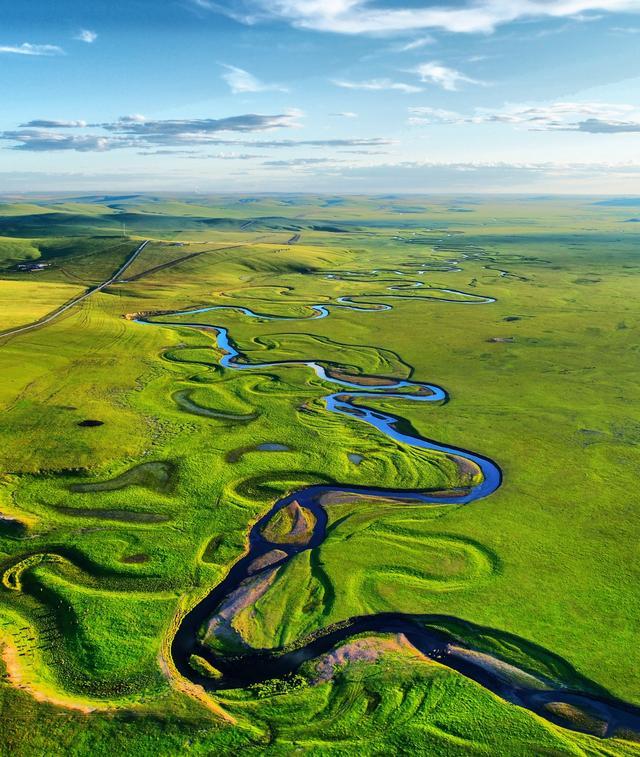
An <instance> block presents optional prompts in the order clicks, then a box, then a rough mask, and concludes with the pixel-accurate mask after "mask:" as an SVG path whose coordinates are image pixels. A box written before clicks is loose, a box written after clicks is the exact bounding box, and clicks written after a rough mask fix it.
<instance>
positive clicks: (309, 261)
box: [0, 196, 640, 755]
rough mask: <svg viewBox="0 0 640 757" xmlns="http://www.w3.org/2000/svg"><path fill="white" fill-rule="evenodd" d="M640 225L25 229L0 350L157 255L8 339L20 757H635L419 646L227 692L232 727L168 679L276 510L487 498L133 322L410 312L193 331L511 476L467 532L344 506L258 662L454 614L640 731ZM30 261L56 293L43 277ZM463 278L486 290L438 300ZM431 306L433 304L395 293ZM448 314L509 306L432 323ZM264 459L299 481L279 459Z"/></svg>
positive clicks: (580, 220)
mask: <svg viewBox="0 0 640 757" xmlns="http://www.w3.org/2000/svg"><path fill="white" fill-rule="evenodd" d="M249 200H252V201H251V202H249ZM461 209H462V210H464V211H465V212H461ZM409 210H410V211H411V212H408V211H409ZM631 215H633V213H631V212H630V210H629V208H625V207H616V206H609V205H600V204H598V200H597V199H581V200H557V199H550V198H547V199H545V198H541V199H524V198H508V199H500V200H498V199H491V198H487V199H484V200H479V199H475V198H457V199H454V198H401V197H397V198H366V197H354V198H347V199H344V200H341V199H339V198H322V197H308V196H304V197H256V198H237V197H210V198H204V197H198V198H189V197H182V198H153V197H144V196H134V197H131V198H124V199H122V198H104V197H96V198H88V197H85V198H71V197H70V198H53V199H52V198H40V199H34V198H29V200H28V201H27V202H22V201H21V202H20V203H9V202H7V203H6V204H0V234H1V235H4V236H2V237H0V261H2V262H0V266H2V268H1V270H0V298H2V310H1V315H0V318H1V322H0V331H2V330H8V329H10V328H12V327H14V326H17V325H19V324H20V321H22V322H28V321H32V320H36V319H37V318H39V317H40V316H41V315H42V314H43V312H44V310H46V308H47V307H50V309H51V310H53V309H54V308H55V307H57V305H59V304H61V303H62V302H63V301H64V300H65V299H68V298H69V296H70V295H71V294H73V293H75V292H76V291H83V288H88V287H91V286H95V285H96V284H97V283H99V282H100V281H104V280H106V279H107V278H108V277H109V276H110V275H111V274H112V273H113V272H114V271H115V270H116V269H117V268H118V267H119V265H120V264H121V263H122V262H123V261H124V259H125V258H126V257H127V255H129V254H130V253H131V252H132V250H133V249H134V248H135V247H136V246H137V244H138V243H139V241H140V240H141V239H150V240H152V243H151V244H150V245H149V246H148V247H147V249H146V250H145V252H144V253H143V254H142V255H141V256H140V257H139V258H138V260H137V261H136V262H135V263H134V265H133V266H132V268H131V269H130V270H129V271H127V272H126V274H125V275H124V276H123V279H124V281H123V282H122V283H117V284H114V285H113V286H110V287H108V288H107V289H105V290H104V291H102V292H100V293H97V294H95V295H93V296H92V297H90V298H89V299H87V300H85V301H84V302H83V303H82V304H81V305H79V306H78V307H77V308H74V309H72V310H70V311H68V312H66V313H65V314H64V315H62V316H61V317H60V318H59V319H58V320H56V321H54V322H52V323H51V324H49V325H47V326H46V327H43V328H41V329H36V330H34V331H31V332H26V333H23V334H20V335H16V336H7V337H5V338H2V337H1V336H0V370H1V371H2V376H3V381H2V382H1V383H0V407H1V409H2V417H3V423H2V424H1V426H0V513H2V515H3V516H4V518H3V519H2V520H0V570H1V571H2V575H3V587H2V589H1V590H0V636H1V637H2V640H3V642H4V643H5V644H6V646H5V648H4V657H3V659H4V664H5V666H6V670H7V673H6V676H5V679H4V682H2V683H0V697H1V698H2V701H3V707H4V713H5V719H4V720H5V723H7V727H6V729H5V730H4V732H3V735H2V737H0V739H1V745H2V749H4V750H7V751H10V752H11V753H13V754H24V755H31V754H38V753H41V752H43V751H46V752H47V753H49V754H57V753H60V754H62V753H66V754H69V753H72V754H83V753H87V752H89V751H90V752H91V753H92V754H110V753H112V752H113V751H114V749H119V750H120V751H122V752H123V753H125V754H149V753H153V754H178V753H183V752H184V751H185V750H187V749H189V750H190V751H191V752H192V753H194V754H200V753H202V754H207V753H211V752H212V751H218V752H220V753H230V752H237V751H238V750H240V749H242V750H243V751H246V752H247V753H249V754H251V753H256V754H257V753H273V754H282V753H289V752H293V751H295V750H296V749H302V750H303V751H305V750H313V751H314V752H319V753H331V754H363V753H380V752H385V751H386V752H389V751H392V752H393V751H402V750H405V751H410V752H412V753H425V754H443V755H449V754H451V755H458V754H497V753H499V754H506V755H525V754H532V753H533V754H542V753H546V754H571V755H580V754H589V755H592V754H593V755H595V754H609V755H627V754H629V755H631V754H640V748H638V747H637V746H634V745H633V744H632V743H631V742H625V741H622V740H613V741H612V740H607V741H602V740H600V739H597V738H595V737H592V736H586V735H584V736H583V735H578V734H575V733H572V732H569V731H566V730H563V729H561V728H559V727H556V726H553V725H550V724H549V723H547V722H545V721H542V720H541V719H540V718H538V717H536V716H534V715H532V714H530V713H528V712H526V711H525V710H521V709H519V708H516V707H514V706H512V705H508V704H506V703H504V702H502V701H501V700H499V699H498V698H497V697H495V696H493V695H491V694H489V693H487V692H486V691H484V690H483V689H482V688H481V687H479V686H478V685H476V684H474V683H472V682H470V681H468V680H466V679H465V678H463V677H462V676H460V675H458V674H456V673H453V672H451V671H449V670H447V669H446V668H443V667H441V666H439V665H437V664H436V663H429V662H426V661H425V660H423V659H419V658H418V657H417V656H416V655H415V654H413V653H412V652H411V651H410V650H408V649H407V648H406V647H405V646H403V645H402V643H401V642H398V643H397V644H395V645H394V644H390V645H388V646H387V647H384V646H383V648H382V651H381V652H380V654H379V656H378V657H377V661H376V662H374V663H369V662H366V661H360V662H358V661H355V662H353V663H351V664H349V665H346V666H344V667H342V668H340V669H339V670H338V672H337V673H336V675H335V676H334V677H332V678H330V679H329V680H326V681H324V682H322V683H319V684H316V685H308V684H305V685H301V686H296V687H293V686H291V687H287V686H286V685H283V686H281V687H279V688H278V687H274V689H273V690H265V689H261V690H246V691H242V690H234V691H227V692H222V693H221V694H220V696H219V697H216V699H217V700H218V702H220V703H221V704H222V705H223V707H224V708H225V710H226V711H227V712H229V713H230V714H231V715H232V716H233V717H234V718H235V720H236V724H235V725H230V724H228V723H226V722H224V721H222V720H220V719H219V718H218V717H217V715H216V714H215V713H214V712H212V711H211V710H209V709H207V707H206V706H204V705H203V702H202V700H201V699H197V698H194V697H192V696H190V694H189V692H188V691H185V690H184V689H183V688H181V687H180V685H179V684H178V683H177V682H176V680H175V678H174V677H172V676H171V675H170V674H169V673H168V667H167V661H166V659H165V657H166V655H165V656H163V654H162V650H163V649H164V648H165V647H166V640H167V638H168V637H170V634H171V629H172V628H173V627H175V623H176V617H177V616H179V614H180V613H181V612H184V611H185V610H186V609H187V608H188V607H189V606H191V605H192V604H194V603H195V602H196V601H197V600H198V599H199V598H201V597H202V596H204V595H205V594H206V593H207V591H208V590H210V589H211V588H212V587H213V586H214V585H215V584H216V583H217V582H218V581H219V580H220V579H221V578H222V577H223V576H224V575H225V573H226V571H227V570H228V568H229V566H230V565H231V564H232V563H233V561H234V560H236V559H237V558H238V556H240V555H241V554H242V553H243V551H244V548H245V539H246V534H247V531H248V529H249V527H250V525H251V524H252V523H253V522H254V521H255V520H256V519H257V518H258V517H259V516H260V515H261V514H262V513H264V512H265V511H266V510H267V509H268V508H269V507H270V505H271V504H272V503H273V501H274V500H275V499H276V498H278V497H279V496H281V495H282V494H284V493H288V492H290V491H293V490H295V489H297V488H299V487H300V486H303V485H305V484H308V483H316V482H340V483H345V484H360V485H366V484H370V485H375V486H388V487H395V488H418V487H421V488H438V487H446V486H455V485H456V483H458V482H459V480H460V474H459V471H458V469H457V466H456V465H455V462H454V461H452V460H451V459H448V458H445V457H444V456H442V455H437V454H434V453H427V452H424V451H422V452H421V451H416V450H415V449H411V448H405V447H403V446H400V445H397V444H395V443H394V442H392V441H390V440H387V439H385V438H383V437H382V436H381V435H380V434H379V433H378V432H376V431H375V430H374V429H371V428H370V427H368V426H365V425H363V424H360V423H358V421H357V420H351V419H347V418H344V417H340V416H336V415H333V414H328V413H327V412H326V410H325V409H324V405H323V403H322V399H321V398H322V397H323V395H324V394H327V393H328V392H329V391H330V390H331V389H330V386H329V385H328V384H326V383H325V382H322V381H321V380H320V379H319V378H317V377H316V376H315V374H313V373H312V372H311V371H310V370H308V369H306V368H304V367H295V368H293V367H288V368H273V369H268V370H260V371H251V372H246V373H241V372H234V371H230V370H225V369H222V368H220V367H219V366H218V357H219V356H218V354H217V353H216V351H215V350H213V349H212V346H213V345H214V342H213V337H212V334H211V333H208V332H206V331H199V330H197V329H193V328H188V327H185V328H175V327H166V328H162V327H157V326H150V325H143V324H138V323H135V322H132V321H130V320H126V319H125V318H124V317H123V316H125V315H126V314H131V313H141V312H145V313H149V312H161V311H175V310H180V309H188V308H193V307H197V306H206V305H242V306H246V307H249V308H251V309H252V310H254V311H256V312H258V313H262V314H265V315H278V316H290V317H297V318H300V317H304V316H310V315H312V314H313V311H311V310H310V308H309V306H310V305H313V304H331V303H332V302H333V303H334V302H335V301H336V299H337V298H338V297H341V296H349V297H352V298H353V300H354V302H355V303H356V304H360V305H363V306H365V305H366V306H370V305H371V304H377V305H379V304H389V305H392V306H393V309H392V310H388V311H384V312H360V313H358V312H354V311H352V310H346V309H341V308H337V307H334V308H331V315H330V316H329V317H328V318H325V319H320V320H306V321H305V320H293V321H277V320H271V321H270V320H256V319H251V318H248V317H247V316H245V315H242V314H239V313H238V312H234V311H231V310H224V311H216V312H210V313H202V314H199V315H197V316H194V315H187V316H182V317H176V316H170V319H171V320H172V321H183V322H184V323H185V324H186V323H194V322H198V323H202V324H217V325H222V326H226V327H228V328H229V330H230V333H231V335H232V338H233V340H234V342H235V343H236V344H237V345H238V346H239V348H240V349H241V350H242V352H244V353H245V354H246V355H247V359H248V360H249V361H251V362H259V361H265V360H285V359H307V360H308V359H320V360H328V361H334V362H335V363H337V364H338V365H340V366H341V367H342V369H343V370H344V371H345V372H347V373H350V374H354V373H356V374H357V373H366V374H374V375H381V376H392V377H399V378H406V377H409V376H411V377H412V378H414V379H415V380H418V381H429V382H433V383H436V384H439V385H441V386H443V387H445V388H446V389H447V391H448V392H449V394H450V402H448V403H447V404H444V405H439V406H433V405H431V406H429V405H428V404H426V405H420V404H419V403H409V402H405V403H403V402H399V401H397V400H394V401H390V400H383V399H381V400H376V401H375V403H374V404H375V405H376V406H377V407H380V408H381V409H384V410H385V411H389V412H391V413H394V414H397V415H400V416H402V417H403V418H405V419H406V420H407V421H408V422H410V423H411V425H412V426H413V427H414V428H415V429H416V430H417V431H418V432H419V433H420V434H421V435H423V436H425V437H427V438H431V439H435V440H438V441H441V442H444V443H447V444H451V445H454V446H459V447H461V448H463V449H470V450H473V451H474V452H477V453H480V454H483V455H486V456H488V457H491V458H492V459H493V460H495V461H496V462H498V464H499V465H500V467H501V468H502V470H503V472H504V483H503V485H502V487H501V488H500V489H499V490H498V491H497V492H496V493H495V494H494V495H492V496H491V497H490V498H488V499H486V500H482V501H478V502H475V503H474V504H472V505H470V506H468V507H456V508H432V509H430V510H427V509H425V508H419V507H408V506H406V505H403V506H400V507H398V506H397V505H394V504H393V503H389V502H385V501H366V502H361V503H356V504H353V503H351V504H349V503H346V504H339V505H333V506H331V507H330V508H329V512H330V532H329V536H328V538H327V540H326V541H325V542H324V544H323V545H322V546H321V547H320V548H318V549H315V550H312V551H311V552H304V553H302V554H300V555H299V556H298V557H296V558H294V560H293V561H291V562H290V563H289V564H288V565H287V566H286V567H285V568H283V569H282V570H280V571H278V573H277V575H276V578H275V581H274V584H273V586H272V588H271V590H270V591H269V592H268V593H267V594H265V595H264V596H263V597H262V599H260V600H259V601H258V602H256V603H255V605H254V606H252V607H251V608H249V609H248V610H246V611H244V612H243V613H241V614H240V615H239V616H238V618H237V620H236V629H237V630H238V632H239V633H240V634H241V635H242V636H243V638H244V639H245V641H246V642H247V643H248V644H251V645H255V646H266V647H271V646H278V645H281V644H286V643H290V642H292V641H295V640H296V639H297V638H299V637H300V636H301V635H303V634H306V633H310V632H313V631H314V630H317V629H319V628H322V627H324V626H326V625H327V624H329V623H333V622H336V621H339V620H342V619H345V618H347V617H350V616H352V615H356V614H362V613H372V612H379V611H384V610H400V611H406V612H409V613H429V614H446V615H451V616H455V617H458V618H462V619H464V620H467V621H471V622H473V623H475V624H477V625H479V626H481V627H485V628H487V629H495V631H496V632H499V633H504V634H513V635H515V636H516V637H518V638H519V639H523V640H526V642H528V643H530V644H531V645H536V646H537V647H539V648H540V649H541V650H546V651H548V652H549V653H553V654H554V655H557V656H558V657H559V658H560V659H562V660H563V661H565V662H566V664H567V665H568V666H569V667H570V668H571V669H572V670H574V671H575V675H576V680H578V679H579V680H583V679H588V680H589V681H592V682H593V684H594V686H595V685H597V686H599V687H602V689H604V690H606V691H608V692H609V693H610V694H612V695H615V696H617V697H620V698H623V699H625V700H627V701H629V702H633V703H635V704H640V672H639V671H640V668H639V667H638V665H637V660H636V657H637V651H636V650H637V647H638V642H639V640H640V639H639V634H638V628H639V627H640V611H639V609H638V608H639V604H638V601H637V585H638V579H639V578H640V576H639V575H638V574H639V569H638V561H637V543H638V526H637V517H636V513H635V497H634V491H635V485H636V483H635V481H636V476H635V473H634V470H637V465H638V445H639V444H640V413H639V412H638V407H640V403H639V399H640V397H639V396H638V395H639V393H640V392H639V390H638V386H637V369H638V364H637V358H638V347H637V345H638V328H639V325H640V319H639V316H640V307H639V306H638V303H637V287H638V280H639V278H638V277H639V274H640V261H638V257H637V243H638V231H637V229H636V227H635V225H634V224H625V220H626V218H627V217H630V216H631ZM123 220H124V221H125V223H126V233H128V234H129V235H131V236H130V237H129V238H125V239H123V238H122V221H123ZM297 234H300V235H301V237H300V239H299V240H296V242H295V243H290V241H291V239H292V238H293V237H294V236H295V235H297ZM175 242H179V243H180V244H181V245H183V246H176V244H175ZM192 253H198V254H192ZM463 256H466V258H463ZM24 259H42V260H45V261H47V262H50V263H51V266H50V268H48V269H47V270H46V271H44V272H41V273H38V274H24V273H18V272H17V271H16V270H15V264H16V262H17V261H19V260H24ZM446 261H459V263H460V265H459V267H460V268H462V269H463V270H462V271H435V270H434V271H429V270H428V266H429V265H431V266H437V267H441V266H442V264H443V263H444V262H446ZM423 264H424V265H425V267H426V268H427V270H426V271H425V273H418V271H419V270H420V267H421V266H423ZM374 270H377V271H378V273H372V271H374ZM395 271H401V272H402V273H401V274H398V273H396V272H395ZM354 272H355V273H356V274H358V273H359V274H364V275H353V273H354ZM328 274H334V277H333V278H327V275H328ZM336 275H337V277H336ZM36 277H37V278H36ZM410 282H423V283H424V284H425V285H426V286H425V287H420V288H411V287H409V288H407V287H405V288H402V289H391V290H389V289H388V287H389V286H398V285H406V284H407V283H410ZM427 287H434V288H441V289H456V290H461V291H464V292H469V293H476V294H480V295H486V296H491V297H495V298H496V300H497V301H496V302H495V303H492V304H487V305H476V304H460V303H447V302H437V301H434V300H430V299H425V295H429V292H428V291H427ZM23 292H28V293H29V294H28V295H27V296H26V297H25V296H24V295H23ZM432 296H434V297H438V296H440V297H441V296H442V294H441V293H440V294H438V293H437V292H434V293H433V294H432ZM5 303H6V305H5ZM163 318H166V316H161V315H160V316H156V317H155V319H154V320H156V321H161V320H163ZM495 339H499V340H509V341H492V340H495ZM511 340H512V341H511ZM367 404H369V402H368V403H367ZM84 420H98V421H101V422H102V425H100V426H79V425H78V424H79V423H81V422H82V421H84ZM264 443H278V444H281V445H283V446H286V447H288V448H289V450H288V451H275V452H274V451H266V450H265V451H260V450H257V449H256V447H257V446H258V445H260V444H264ZM349 453H351V454H357V455H359V456H361V458H362V461H361V462H360V463H359V464H355V463H354V462H353V460H352V459H350V458H349ZM143 464H144V465H145V466H147V467H142V468H141V467H139V466H141V465H143ZM149 464H152V465H153V467H149ZM154 464H155V465H154ZM108 482H111V483H108ZM19 687H21V688H19ZM289 689H291V690H289ZM88 711H91V715H90V717H89V720H87V715H86V712H88ZM25 734H28V737H26V736H25ZM56 750H57V751H56Z"/></svg>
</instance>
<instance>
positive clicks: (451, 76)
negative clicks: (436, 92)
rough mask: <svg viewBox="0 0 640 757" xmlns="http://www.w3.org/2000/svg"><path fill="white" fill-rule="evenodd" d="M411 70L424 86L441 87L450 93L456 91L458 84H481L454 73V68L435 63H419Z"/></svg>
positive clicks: (456, 72) (461, 74)
mask: <svg viewBox="0 0 640 757" xmlns="http://www.w3.org/2000/svg"><path fill="white" fill-rule="evenodd" d="M413 70H414V72H415V73H416V74H418V76H419V77H420V80H421V81H423V82H425V84H435V85H436V86H437V87H442V89H447V90H449V91H451V92H453V91H455V90H456V89H458V85H459V84H482V82H480V81H478V80H477V79H472V78H471V77H470V76H466V75H465V74H463V73H461V72H460V71H456V70H455V68H449V67H448V66H443V65H442V64H441V63H438V62H437V61H430V62H428V63H421V64H420V65H419V66H417V67H416V68H415V69H413Z"/></svg>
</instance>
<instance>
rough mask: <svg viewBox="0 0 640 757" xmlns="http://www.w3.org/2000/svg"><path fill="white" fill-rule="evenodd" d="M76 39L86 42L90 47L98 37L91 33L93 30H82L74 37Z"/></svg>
mask: <svg viewBox="0 0 640 757" xmlns="http://www.w3.org/2000/svg"><path fill="white" fill-rule="evenodd" d="M74 39H77V40H78V41H79V42H86V43H87V44H89V45H90V44H92V43H93V42H95V41H96V40H97V39H98V35H97V34H96V32H93V31H91V29H80V31H79V32H78V33H77V34H76V35H75V36H74Z"/></svg>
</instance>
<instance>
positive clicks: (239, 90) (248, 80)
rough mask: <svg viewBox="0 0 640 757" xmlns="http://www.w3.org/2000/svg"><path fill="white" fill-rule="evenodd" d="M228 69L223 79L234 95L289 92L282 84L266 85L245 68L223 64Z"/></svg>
mask: <svg viewBox="0 0 640 757" xmlns="http://www.w3.org/2000/svg"><path fill="white" fill-rule="evenodd" d="M221 65H222V66H223V67H224V68H226V69H227V70H226V72H225V73H224V74H222V78H223V79H224V80H225V81H226V82H227V84H228V85H229V87H230V88H231V91H232V92H233V94H234V95H237V94H244V93H246V92H274V91H276V92H287V91H288V90H287V88H286V87H283V86H281V85H280V84H266V83H265V82H263V81H260V79H258V78H257V77H255V76H254V75H253V74H250V73H249V72H248V71H245V70H244V68H238V67H237V66H229V65H227V64H226V63H222V64H221Z"/></svg>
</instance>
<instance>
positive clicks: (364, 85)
mask: <svg viewBox="0 0 640 757" xmlns="http://www.w3.org/2000/svg"><path fill="white" fill-rule="evenodd" d="M333 84H335V85H336V87H342V88H343V89H364V90H369V91H375V92H378V91H382V90H397V91H398V92H404V93H405V94H406V95H409V94H414V93H415V92H422V88H421V87H416V86H414V85H413V84H405V83H404V82H400V81H392V80H391V79H368V80H366V81H347V80H345V79H334V80H333Z"/></svg>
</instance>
